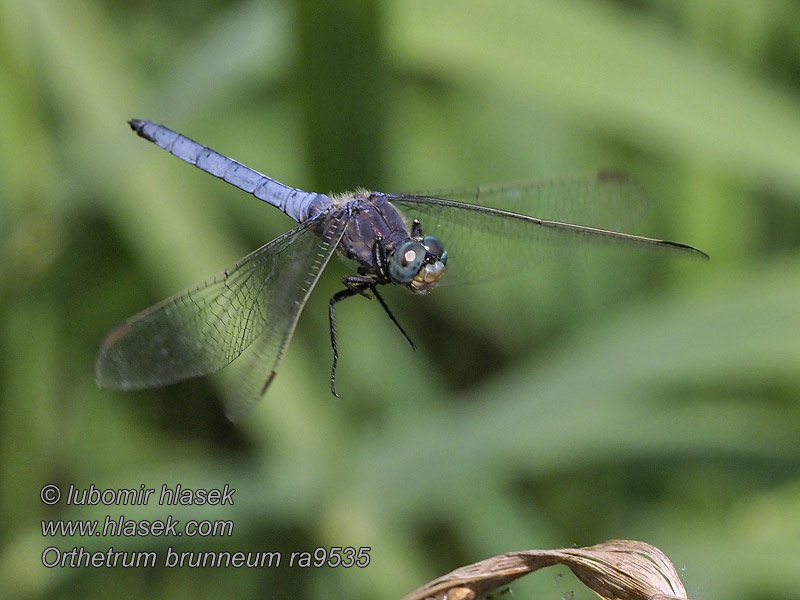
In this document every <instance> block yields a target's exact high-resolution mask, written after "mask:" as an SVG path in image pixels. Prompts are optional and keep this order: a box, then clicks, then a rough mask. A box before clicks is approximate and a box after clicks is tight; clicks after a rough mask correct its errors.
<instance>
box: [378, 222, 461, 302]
mask: <svg viewBox="0 0 800 600" xmlns="http://www.w3.org/2000/svg"><path fill="white" fill-rule="evenodd" d="M446 264H447V250H445V248H444V244H442V242H441V241H440V240H439V238H435V237H433V236H432V235H426V236H425V237H424V238H422V241H417V240H415V239H411V238H409V239H407V240H406V241H405V242H403V243H402V244H400V245H399V246H398V247H397V249H395V251H394V253H393V254H392V256H391V258H390V259H389V268H388V271H389V279H391V281H392V283H395V284H397V285H404V286H406V287H408V289H409V290H411V291H412V292H413V293H415V294H427V293H428V292H430V291H431V290H432V289H433V288H434V287H436V284H437V283H439V280H440V279H441V278H442V277H444V273H445V265H446Z"/></svg>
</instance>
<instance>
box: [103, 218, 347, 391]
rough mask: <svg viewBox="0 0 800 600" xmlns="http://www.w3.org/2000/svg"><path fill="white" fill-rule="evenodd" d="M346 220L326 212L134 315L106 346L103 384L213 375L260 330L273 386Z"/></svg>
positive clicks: (141, 384)
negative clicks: (276, 372) (185, 289)
mask: <svg viewBox="0 0 800 600" xmlns="http://www.w3.org/2000/svg"><path fill="white" fill-rule="evenodd" d="M345 226H346V212H344V211H343V210H341V209H339V210H336V211H329V212H327V213H323V214H321V215H319V217H317V218H315V219H311V220H309V221H306V222H305V223H303V224H301V225H298V226H297V227H295V228H293V229H291V230H290V231H288V232H287V233H285V234H284V235H282V236H280V237H278V238H276V239H275V240H273V241H271V242H269V243H268V244H266V245H264V246H262V247H261V248H259V249H258V250H256V251H254V252H252V253H251V254H249V255H248V256H246V257H245V258H244V259H242V260H241V261H240V262H239V263H238V264H236V265H235V266H234V267H233V268H232V269H229V270H227V271H224V272H223V273H221V274H220V275H218V276H217V277H215V278H214V279H212V280H210V281H207V282H206V283H204V284H202V285H200V286H198V287H196V288H194V289H190V290H188V291H186V292H184V293H182V294H179V295H177V296H174V297H172V298H169V299H167V300H165V301H164V302H161V303H160V304H157V305H155V306H153V307H151V308H149V309H147V310H145V311H144V312H142V313H139V314H138V315H136V316H134V317H132V318H130V319H128V320H127V321H126V322H125V323H123V324H122V325H120V326H119V327H117V328H116V329H114V330H113V331H112V332H111V333H109V334H108V336H107V337H106V339H105V340H104V341H103V343H102V345H101V347H100V350H99V352H98V354H97V360H96V363H95V374H96V378H97V382H98V384H99V385H101V386H103V387H108V388H115V389H140V388H147V387H155V386H161V385H166V384H169V383H174V382H176V381H181V380H183V379H187V378H189V377H195V376H199V375H205V374H208V373H212V372H214V371H218V370H219V369H221V368H222V367H224V366H225V365H227V364H229V363H230V362H231V361H233V360H234V359H235V358H236V357H238V356H239V355H240V354H241V353H242V352H243V351H244V350H245V348H247V347H248V346H249V345H250V344H251V343H252V342H253V341H254V340H255V339H256V338H259V336H260V338H261V339H260V341H259V356H260V360H261V361H262V362H261V363H260V366H259V369H260V374H259V376H260V375H261V374H268V375H265V376H264V377H263V378H262V388H263V389H264V390H265V389H266V386H265V384H264V380H265V379H267V378H269V380H270V381H271V377H273V376H274V373H275V370H276V369H277V367H278V364H279V363H280V361H281V359H282V358H283V355H284V353H285V351H286V347H287V345H288V343H289V340H290V338H291V336H292V333H293V332H294V328H295V325H296V324H297V319H298V318H299V316H300V312H301V310H302V309H303V306H304V305H305V303H306V300H307V299H308V296H309V294H310V293H311V290H312V289H313V287H314V285H315V284H316V282H317V279H318V278H319V276H320V274H321V272H322V270H323V268H324V267H325V265H326V264H327V263H328V260H330V257H331V255H332V253H333V252H334V251H335V249H336V246H337V244H338V243H339V240H340V239H341V237H342V233H343V232H344V229H345Z"/></svg>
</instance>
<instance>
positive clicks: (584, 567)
mask: <svg viewBox="0 0 800 600" xmlns="http://www.w3.org/2000/svg"><path fill="white" fill-rule="evenodd" d="M556 564H561V565H565V566H567V567H569V568H570V569H571V570H572V572H573V573H575V576H576V577H577V578H578V579H580V580H581V581H582V582H583V583H584V585H586V587H588V588H589V589H591V590H592V591H593V592H594V593H596V594H597V595H598V596H599V597H600V598H603V600H685V599H686V590H684V588H683V584H682V583H681V580H680V578H679V577H678V573H677V571H676V570H675V567H674V566H673V565H672V563H671V562H670V561H669V559H668V558H667V557H666V556H665V555H664V553H663V552H661V550H659V549H658V548H656V547H654V546H651V545H650V544H646V543H644V542H637V541H633V540H611V541H608V542H604V543H602V544H597V545H596V546H587V547H585V548H559V549H557V550H523V551H521V552H509V553H507V554H501V555H499V556H493V557H492V558H487V559H486V560H482V561H480V562H476V563H473V564H471V565H467V566H465V567H461V568H459V569H456V570H455V571H451V572H450V573H448V574H447V575H443V576H442V577H439V578H438V579H434V580H433V581H431V582H430V583H428V584H427V585H424V586H422V587H421V588H419V589H418V590H416V591H414V592H412V593H411V594H409V595H408V596H406V597H405V598H403V600H485V599H488V598H492V597H493V593H494V592H496V591H498V590H500V589H501V588H504V587H506V586H508V584H509V583H511V582H512V581H514V580H515V579H518V578H520V577H522V576H523V575H527V574H528V573H532V572H533V571H536V570H538V569H541V568H542V567H549V566H551V565H556Z"/></svg>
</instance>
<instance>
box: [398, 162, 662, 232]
mask: <svg viewBox="0 0 800 600" xmlns="http://www.w3.org/2000/svg"><path fill="white" fill-rule="evenodd" d="M411 195H412V196H418V197H432V198H446V199H448V200H453V201H455V202H463V203H465V204H474V205H477V206H486V207H489V208H496V209H499V210H505V211H509V212H513V213H517V214H522V215H532V216H535V217H538V218H540V219H548V220H552V221H563V222H565V223H574V224H578V225H588V226H591V227H598V228H601V229H612V230H613V229H620V228H623V227H626V226H629V225H631V224H632V223H636V222H638V221H640V220H642V219H643V218H644V217H645V214H646V212H647V199H646V197H645V194H644V192H643V191H642V189H641V188H640V187H639V186H638V185H636V184H635V183H634V182H633V181H631V180H630V179H629V178H628V176H627V175H625V174H624V173H621V172H619V171H610V170H607V171H600V172H596V173H587V174H583V175H572V176H567V177H555V178H551V179H541V180H537V181H529V182H525V183H519V184H507V185H486V186H481V187H478V188H474V187H473V188H465V189H450V190H437V191H426V192H416V193H414V194H411Z"/></svg>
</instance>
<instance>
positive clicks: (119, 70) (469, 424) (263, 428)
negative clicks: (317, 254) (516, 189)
mask: <svg viewBox="0 0 800 600" xmlns="http://www.w3.org/2000/svg"><path fill="white" fill-rule="evenodd" d="M798 40H800V8H799V7H798V4H797V3H796V2H793V1H790V0H771V1H767V0H756V1H753V2H738V1H734V0H679V1H677V2H675V1H671V2H666V1H663V0H617V1H612V0H602V1H601V0H594V1H589V0H584V1H570V2H558V1H555V0H537V1H523V0H504V1H501V2H479V1H476V0H466V1H462V2H458V3H455V2H444V1H442V0H425V1H424V2H423V1H422V0H411V1H407V0H385V1H383V2H369V1H366V0H361V1H356V0H345V1H344V2H340V3H326V2H315V1H313V0H299V1H298V2H295V3H293V2H277V1H275V2H248V1H242V2H221V1H215V2H214V1H209V2H195V3H191V4H189V3H163V4H161V5H157V4H154V3H149V2H136V1H134V2H112V1H111V0H108V1H106V2H67V3H60V2H55V1H53V0H35V1H32V2H18V1H15V0H5V1H2V2H0V61H1V62H0V90H1V93H0V183H1V184H2V188H1V189H2V195H0V198H2V200H0V260H1V261H2V269H0V305H2V307H3V309H2V312H0V359H1V361H0V415H1V416H2V418H0V460H1V461H2V462H0V480H1V481H2V486H0V514H2V519H3V526H2V528H1V529H0V595H2V596H3V597H14V598H78V597H80V598H92V597H130V598H145V597H146V598H174V599H177V598H197V597H202V598H211V597H215V598H216V597H236V598H255V597H259V598H262V597H268V598H325V599H330V598H354V599H357V598H365V599H366V598H386V599H391V598H398V597H401V596H402V595H404V594H405V593H407V592H408V591H410V590H412V589H414V588H416V587H417V586H419V585H421V584H423V583H424V582H426V581H428V580H429V579H432V578H434V577H436V576H438V575H440V574H442V573H444V572H446V571H449V570H450V569H452V568H455V567H457V566H459V565H461V564H464V563H467V562H472V561H475V560H479V559H482V558H486V557H488V556H490V555H493V554H498V553H502V552H505V551H508V550H512V549H523V548H547V547H560V546H568V545H571V544H577V545H589V544H594V543H597V542H599V541H602V540H606V539H610V538H634V539H642V540H645V541H648V542H650V543H652V544H654V545H656V546H658V547H660V548H661V549H662V550H664V551H665V552H666V553H667V554H668V555H669V556H670V557H671V558H672V560H673V561H674V562H675V563H676V565H677V566H678V567H679V570H680V572H681V574H682V577H683V579H684V582H685V584H686V587H687V591H688V593H689V595H690V597H692V598H704V597H706V598H727V599H729V600H736V599H745V598H748V599H760V598H789V597H796V595H797V592H796V590H797V589H798V588H800V571H799V570H798V569H797V565H796V562H797V561H796V559H797V557H798V556H800V542H798V539H800V445H798V443H797V440H798V439H800V402H798V399H799V398H800V207H798V198H800V86H798V81H800V41H798ZM131 117H140V118H146V119H152V120H155V121H157V122H161V123H164V124H166V125H168V126H169V127H171V128H173V129H176V130H178V131H181V132H184V133H186V134H187V135H190V136H191V137H193V138H194V139H197V140H199V141H201V142H203V143H206V144H209V145H211V146H213V147H214V148H215V149H217V150H219V151H221V152H224V153H226V154H229V155H231V156H233V157H234V158H237V159H238V160H241V161H243V162H245V163H246V164H248V165H251V166H253V167H254V168H257V169H259V170H262V171H264V172H266V173H268V174H269V175H271V176H273V177H275V178H277V179H278V180H280V181H283V182H286V183H288V184H291V185H295V186H298V187H302V188H305V189H315V190H317V191H323V192H326V191H329V190H334V191H341V190H342V189H346V188H352V187H355V186H357V185H363V186H368V187H374V188H378V189H384V190H389V191H391V190H414V189H426V188H441V187H452V186H461V185H477V184H481V183H491V182H500V181H506V180H511V181H513V180H521V179H526V178H531V177H539V176H551V175H557V174H563V173H570V172H581V171H586V170H589V169H593V168H599V167H607V166H613V167H618V168H622V169H625V170H627V171H629V172H630V173H631V174H633V176H634V177H635V178H636V179H638V180H639V181H640V182H641V183H642V185H643V186H644V187H645V188H646V189H647V191H648V194H649V196H650V204H649V219H648V221H647V223H644V224H642V225H641V228H640V229H634V230H635V232H637V233H640V232H641V233H645V234H653V235H658V236H662V237H667V238H669V239H676V240H679V241H683V242H687V243H691V244H694V245H697V246H698V247H700V248H702V249H703V250H705V251H707V252H708V253H709V254H710V255H711V256H712V260H711V262H709V263H706V264H703V263H700V262H693V261H676V260H669V259H666V258H665V257H661V256H653V257H649V256H628V255H627V254H625V253H603V254H602V255H600V254H595V253H592V252H588V251H587V252H584V251H581V250H579V249H576V252H575V253H574V256H572V255H571V256H569V257H565V259H564V260H563V261H558V262H556V263H554V264H541V265H539V264H532V265H529V268H527V269H524V270H523V271H522V272H519V273H518V274H517V277H515V278H514V279H512V280H501V281H497V282H491V283H488V284H486V285H477V286H471V287H460V288H459V287H453V288H443V289H441V290H437V291H436V293H434V294H433V295H432V296H430V297H426V298H412V297H410V296H409V295H408V294H405V293H403V292H402V291H397V292H396V293H394V292H389V293H388V294H387V296H388V301H389V302H390V303H391V304H392V305H393V306H394V307H395V312H396V313H397V315H398V317H399V318H400V320H401V321H402V322H403V323H404V325H405V326H406V328H407V329H408V330H409V332H410V333H411V335H412V337H414V338H415V339H416V341H417V343H418V346H419V349H418V351H417V352H415V353H414V352H411V351H410V349H409V348H408V347H406V346H405V345H404V344H405V342H404V340H403V339H402V337H401V336H400V335H399V334H398V333H397V332H396V331H395V330H394V329H393V326H392V324H391V323H390V322H389V321H388V320H387V319H386V318H385V316H384V315H383V314H382V311H381V310H380V309H379V307H378V306H377V304H376V303H367V301H366V300H360V299H356V300H352V301H350V302H348V303H345V304H344V305H342V307H341V309H340V311H339V330H340V335H341V350H342V360H341V363H340V380H339V391H340V392H341V393H342V394H343V399H342V400H335V399H333V398H332V397H331V396H330V394H329V391H328V381H327V379H328V376H327V373H328V369H329V361H330V349H329V347H328V338H327V321H326V319H327V312H326V311H327V307H326V304H327V299H328V297H329V296H330V295H331V293H333V292H334V291H336V290H337V288H338V286H339V285H340V284H339V283H338V279H339V278H340V277H341V276H342V275H344V274H346V273H347V272H348V271H347V270H346V266H345V265H344V264H343V263H339V262H337V261H334V262H333V263H331V265H330V267H329V271H330V273H328V274H326V275H325V276H324V277H323V279H322V280H321V282H320V284H319V286H318V289H317V290H316V291H315V293H314V294H313V296H312V299H311V301H310V302H309V304H308V306H307V307H306V309H305V311H304V313H303V316H302V318H301V321H300V325H299V327H298V330H297V333H296V335H295V338H294V340H293V342H292V344H291V346H290V349H289V352H288V355H287V357H286V359H285V362H284V364H283V367H282V369H281V372H280V373H279V376H278V377H277V379H276V380H275V383H274V384H273V387H272V388H271V390H270V392H269V394H268V396H267V398H266V399H265V401H264V402H262V403H260V404H259V405H258V406H257V407H256V408H255V410H254V411H253V412H252V413H251V414H250V415H249V416H248V417H247V418H245V419H244V420H243V421H242V422H241V423H239V424H238V425H235V426H234V425H232V424H231V423H229V422H227V421H226V420H225V419H224V417H223V412H222V400H221V399H222V398H223V397H224V394H225V390H226V389H229V388H228V386H230V385H235V369H232V370H231V373H226V372H225V371H224V372H223V373H222V375H221V376H219V377H212V378H205V379H200V380H196V381H191V382H187V383H184V384H179V385H176V386H172V387H170V388H167V389H161V390H152V391H147V392H139V393H128V394H126V393H112V392H108V391H106V390H101V389H98V388H97V387H96V386H95V384H94V380H93V366H92V363H93V358H94V353H95V351H96V348H97V345H98V343H99V341H100V340H101V339H102V337H103V335H104V333H105V332H106V331H107V330H109V329H110V328H111V327H112V326H113V325H114V324H116V323H118V322H120V321H121V320H123V319H124V318H126V317H127V316H129V315H131V314H134V313H135V312H137V311H138V310H141V309H142V308H144V307H146V306H148V305H149V304H152V303H154V302H156V301H158V300H160V299H161V298H163V297H166V296H167V295H169V294H172V293H174V292H176V291H178V290H180V289H182V288H184V287H188V286H189V285H191V284H194V283H197V282H199V281H203V280H204V279H206V278H208V277H209V276H210V275H212V274H214V273H216V272H218V271H220V270H221V269H223V268H225V267H226V266H229V265H231V264H233V263H234V262H235V261H236V260H237V259H238V258H240V257H241V256H243V255H244V254H245V253H247V252H248V251H250V250H252V249H253V248H256V247H257V246H259V245H261V244H263V243H264V242H266V241H268V240H270V239H272V238H274V237H275V236H277V235H278V234H279V233H281V232H283V231H285V230H286V229H288V228H289V226H290V224H291V223H290V221H289V219H288V218H287V217H285V216H283V215H280V214H279V213H278V211H275V210H273V209H270V208H268V207H265V206H264V205H263V204H261V203H259V202H256V201H255V200H253V199H252V198H250V197H248V196H247V195H245V194H242V193H240V192H237V191H236V190H234V189H229V186H226V185H225V184H224V183H221V182H219V181H216V180H214V179H212V178H210V177H208V176H206V175H203V174H202V173H200V172H199V171H196V170H194V169H192V168H191V167H189V166H187V165H184V164H180V163H179V162H178V161H176V160H174V159H172V158H170V157H169V156H168V155H166V154H165V153H164V152H162V151H160V150H157V149H155V148H153V147H152V146H151V145H150V144H147V143H145V142H144V141H142V140H140V139H138V138H136V136H134V135H133V134H132V133H131V132H130V131H129V130H128V128H127V125H126V124H125V121H126V119H128V118H131ZM634 254H636V253H634ZM498 260H503V257H502V256H499V257H498ZM226 371H227V370H226ZM47 483H54V484H58V485H60V486H61V487H62V488H63V489H65V490H66V489H67V487H68V486H69V485H70V484H73V485H76V486H88V485H90V484H94V485H96V486H97V487H99V488H101V489H104V488H138V487H139V485H140V484H142V483H144V484H146V485H147V486H148V487H153V488H160V486H161V485H162V484H164V483H167V484H169V485H175V484H176V483H181V484H182V485H184V486H187V487H204V488H209V487H222V486H223V485H224V484H226V483H228V484H230V485H231V486H233V487H235V488H236V489H237V492H236V495H235V499H236V504H235V506H233V507H226V508H219V507H217V508H214V507H194V508H191V507H183V508H175V510H172V509H168V508H166V507H159V506H158V505H157V504H155V503H153V502H151V503H150V505H148V506H146V507H138V508H132V507H102V506H101V507H95V508H87V507H83V508H79V509H76V508H74V507H68V506H65V505H64V503H63V502H62V503H60V504H59V505H58V506H56V507H47V506H45V505H43V503H42V502H41V501H40V500H39V491H40V489H41V488H42V486H43V485H45V484H47ZM121 513H122V514H125V515H126V516H129V517H131V518H150V519H165V518H166V516H167V515H168V514H172V515H174V516H175V517H176V518H179V519H182V520H184V521H185V520H187V519H204V518H207V519H231V520H233V521H234V523H235V533H234V535H233V536H232V537H208V538H186V537H184V538H159V537H146V538H131V539H119V538H96V539H93V540H88V539H80V538H55V539H53V538H44V537H42V535H41V525H40V522H41V520H42V519H45V518H47V519H57V518H63V519H75V518H101V519H102V518H103V517H104V515H106V514H111V515H112V516H113V515H119V514H121ZM50 545H55V546H58V547H61V548H64V549H68V548H71V547H73V546H76V545H77V546H81V545H85V546H86V547H87V548H92V549H106V548H108V547H109V546H113V547H115V548H127V549H131V550H147V551H156V552H158V553H159V555H160V556H162V557H163V555H164V554H165V553H166V551H167V548H168V547H173V548H174V549H176V550H178V551H189V550H192V551H209V550H231V551H234V550H245V551H246V550H259V551H280V552H283V553H284V554H285V557H288V554H289V553H290V552H292V551H298V550H300V551H313V550H314V549H315V548H317V547H330V546H356V547H358V546H370V547H371V548H372V552H371V557H372V562H371V564H370V565H369V567H368V568H366V569H349V570H348V569H343V568H322V569H315V568H309V569H298V568H288V567H285V566H284V567H281V568H279V569H262V570H259V569H216V570H214V569H190V568H176V569H164V568H157V569H121V568H117V569H104V568H100V569H94V568H88V569H87V568H77V569H73V568H63V569H62V568H54V569H47V568H45V567H43V566H42V564H41V553H42V551H43V549H44V548H46V547H47V546H50ZM514 591H515V594H516V597H518V598H529V597H530V598H533V597H536V598H559V597H565V596H564V595H565V594H570V593H572V592H573V591H574V592H575V597H577V598H585V597H589V596H588V594H587V593H585V592H583V591H581V590H580V588H579V584H578V583H576V581H575V580H574V579H571V578H570V577H569V576H567V577H564V578H562V577H561V576H560V575H559V576H554V575H552V574H549V573H547V571H545V572H542V573H537V574H535V575H533V576H531V577H529V578H527V580H522V581H520V582H519V583H518V584H515V585H514Z"/></svg>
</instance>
